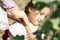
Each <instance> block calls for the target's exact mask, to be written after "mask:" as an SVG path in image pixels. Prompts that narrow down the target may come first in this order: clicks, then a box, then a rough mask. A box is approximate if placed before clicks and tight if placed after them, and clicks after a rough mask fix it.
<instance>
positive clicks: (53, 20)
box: [51, 17, 60, 30]
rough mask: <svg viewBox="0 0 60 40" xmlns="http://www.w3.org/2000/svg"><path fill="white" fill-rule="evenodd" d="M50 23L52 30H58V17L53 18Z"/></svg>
mask: <svg viewBox="0 0 60 40" xmlns="http://www.w3.org/2000/svg"><path fill="white" fill-rule="evenodd" d="M51 21H52V23H53V28H54V29H56V30H60V27H59V26H58V24H59V17H58V18H55V19H51Z"/></svg>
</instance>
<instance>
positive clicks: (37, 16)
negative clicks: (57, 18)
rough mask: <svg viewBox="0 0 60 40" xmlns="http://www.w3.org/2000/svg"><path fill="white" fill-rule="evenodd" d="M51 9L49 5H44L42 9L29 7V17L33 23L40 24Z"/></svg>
mask: <svg viewBox="0 0 60 40" xmlns="http://www.w3.org/2000/svg"><path fill="white" fill-rule="evenodd" d="M50 11H51V10H50V8H48V7H44V8H43V9H42V10H36V9H29V13H28V18H29V20H30V21H31V23H32V24H34V25H39V24H40V23H41V22H42V21H43V20H44V18H45V17H46V16H47V15H48V14H50Z"/></svg>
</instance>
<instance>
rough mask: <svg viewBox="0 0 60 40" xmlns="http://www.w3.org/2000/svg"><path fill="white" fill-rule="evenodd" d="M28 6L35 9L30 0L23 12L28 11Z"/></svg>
mask: <svg viewBox="0 0 60 40" xmlns="http://www.w3.org/2000/svg"><path fill="white" fill-rule="evenodd" d="M29 8H34V9H35V6H34V5H33V3H32V0H31V1H30V2H29V3H28V4H27V6H26V7H25V12H26V13H29V10H28V9H29Z"/></svg>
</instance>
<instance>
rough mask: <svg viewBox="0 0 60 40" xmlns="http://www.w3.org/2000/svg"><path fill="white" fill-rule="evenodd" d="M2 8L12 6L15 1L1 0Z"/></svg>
mask: <svg viewBox="0 0 60 40" xmlns="http://www.w3.org/2000/svg"><path fill="white" fill-rule="evenodd" d="M1 1H2V6H3V8H8V9H9V8H13V7H14V6H15V3H14V1H13V0H1Z"/></svg>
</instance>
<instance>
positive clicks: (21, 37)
mask: <svg viewBox="0 0 60 40" xmlns="http://www.w3.org/2000/svg"><path fill="white" fill-rule="evenodd" d="M11 40H24V36H19V35H17V36H16V37H13V38H12V39H11Z"/></svg>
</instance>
